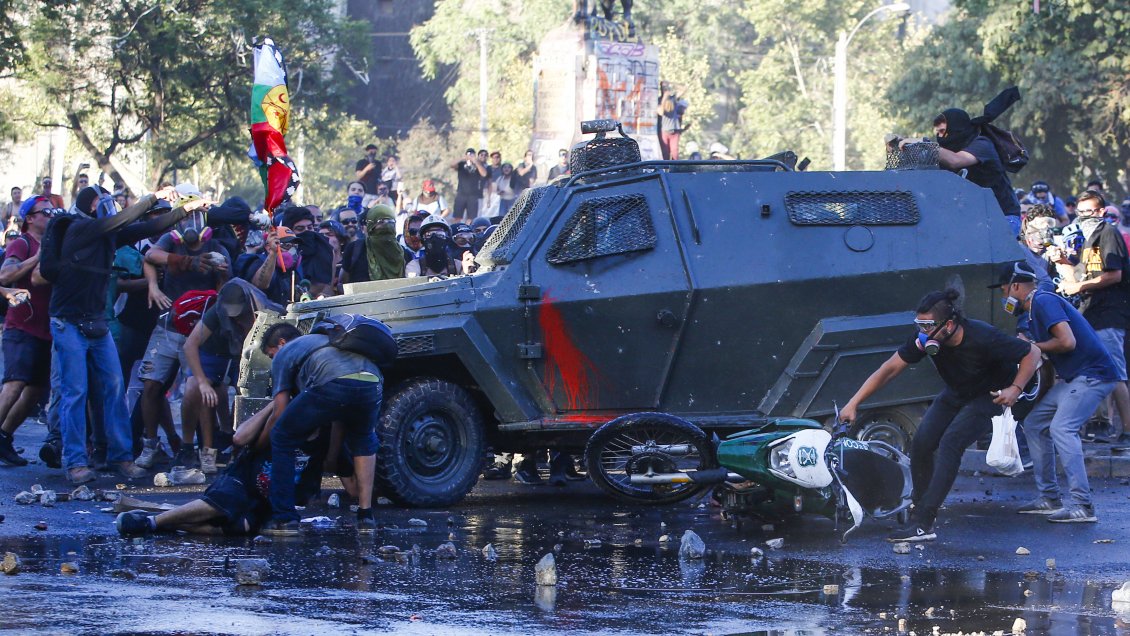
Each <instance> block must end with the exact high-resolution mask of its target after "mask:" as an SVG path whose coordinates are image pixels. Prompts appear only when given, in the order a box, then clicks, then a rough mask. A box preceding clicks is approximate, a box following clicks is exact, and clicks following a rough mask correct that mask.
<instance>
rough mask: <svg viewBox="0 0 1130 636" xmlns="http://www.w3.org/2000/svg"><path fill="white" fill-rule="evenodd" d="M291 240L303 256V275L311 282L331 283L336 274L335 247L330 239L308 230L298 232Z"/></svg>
mask: <svg viewBox="0 0 1130 636" xmlns="http://www.w3.org/2000/svg"><path fill="white" fill-rule="evenodd" d="M291 240H293V241H294V244H295V245H297V246H298V253H299V254H300V255H301V256H302V261H301V263H302V275H303V276H305V277H306V278H307V279H308V280H309V281H310V282H311V283H315V284H321V285H329V284H330V282H331V281H333V275H334V249H333V246H331V245H330V241H329V239H327V238H326V237H324V236H322V235H321V234H318V233H317V232H313V231H307V232H302V233H301V234H296V235H295V236H294V238H293V239H291Z"/></svg>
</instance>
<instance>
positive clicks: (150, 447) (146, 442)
mask: <svg viewBox="0 0 1130 636" xmlns="http://www.w3.org/2000/svg"><path fill="white" fill-rule="evenodd" d="M156 461H157V439H156V438H153V439H143V440H141V454H140V455H138V456H137V459H135V460H133V463H135V464H137V465H138V466H141V467H142V468H153V464H154V463H155V462H156Z"/></svg>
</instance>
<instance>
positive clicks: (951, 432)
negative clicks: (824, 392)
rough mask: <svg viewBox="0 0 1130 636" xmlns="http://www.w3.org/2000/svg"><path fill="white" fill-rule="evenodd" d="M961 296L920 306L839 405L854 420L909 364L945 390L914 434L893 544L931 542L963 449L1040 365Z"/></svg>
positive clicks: (1033, 350) (935, 296) (941, 294)
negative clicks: (901, 337) (929, 365)
mask: <svg viewBox="0 0 1130 636" xmlns="http://www.w3.org/2000/svg"><path fill="white" fill-rule="evenodd" d="M959 298H960V294H959V293H958V292H957V290H954V289H946V290H944V291H935V292H931V293H929V294H927V295H926V296H925V297H924V298H923V299H922V300H921V301H919V303H918V308H917V311H916V314H917V315H916V316H915V319H914V324H915V326H917V327H918V333H917V334H914V335H912V336H911V337H909V338H908V339H907V340H906V342H905V343H903V345H902V346H901V347H899V349H898V351H896V352H895V353H894V355H892V356H891V357H890V358H889V359H888V360H887V361H886V362H884V363H883V365H882V366H880V367H879V368H878V369H877V370H876V371H875V372H874V373H872V374H871V376H870V377H868V378H867V380H865V381H864V382H863V385H862V386H860V387H859V390H858V391H856V393H855V395H853V396H852V398H851V399H850V400H848V403H847V404H845V405H844V407H843V409H841V410H840V420H841V421H842V422H844V423H846V424H851V423H853V422H855V420H856V416H857V413H858V411H859V406H860V404H862V403H863V402H864V401H865V400H867V399H868V398H869V397H871V396H872V395H874V394H875V392H877V391H878V390H879V389H881V388H883V387H884V386H886V385H887V383H889V382H890V381H891V380H893V379H894V378H895V377H897V376H898V375H899V374H900V373H902V372H903V371H905V370H906V369H907V367H909V366H910V365H912V364H915V363H918V362H921V361H922V360H925V359H927V358H929V359H930V361H931V362H933V363H934V368H935V369H937V371H938V375H939V376H941V378H942V382H944V383H945V388H944V389H943V390H942V392H941V393H940V394H938V397H937V398H935V399H934V402H933V403H932V404H931V405H930V408H929V409H927V411H926V414H925V415H924V416H923V417H922V421H921V423H919V425H918V429H917V430H916V431H915V433H914V439H913V441H912V443H911V444H912V445H911V450H910V472H911V477H912V478H913V481H914V492H913V494H912V498H913V500H914V504H915V506H914V510H913V511H912V512H911V516H910V524H909V526H908V527H906V528H903V529H900V530H897V531H896V532H895V533H893V534H892V535H891V537H890V538H889V540H890V541H933V540H934V539H936V538H937V534H936V532H935V531H934V520H935V518H936V517H937V514H938V508H940V507H941V505H942V503H943V502H944V501H945V499H946V495H947V494H949V491H950V488H952V487H953V482H954V479H956V478H957V470H958V468H959V467H960V466H961V456H962V454H963V453H964V452H965V449H967V448H969V447H970V446H971V445H973V444H974V443H975V442H976V441H977V440H978V439H980V438H982V437H984V436H985V435H987V434H989V433H990V432H991V431H992V427H993V424H992V418H993V416H995V415H1000V414H1001V412H1002V407H1005V406H1012V405H1013V404H1015V403H1016V400H1017V399H1018V398H1019V397H1020V394H1021V393H1022V392H1023V388H1022V387H1023V386H1024V385H1025V384H1027V383H1028V381H1029V380H1030V379H1031V378H1032V375H1033V374H1034V373H1035V372H1036V368H1037V367H1038V365H1039V362H1040V350H1039V349H1038V348H1037V347H1036V346H1035V345H1033V344H1031V343H1029V342H1025V341H1024V340H1020V339H1019V338H1014V337H1012V336H1010V335H1008V334H1006V333H1004V332H1003V331H1001V330H1000V329H997V328H996V327H994V326H992V325H990V324H988V323H985V322H981V321H980V320H973V319H971V318H966V317H965V316H964V315H963V314H962V312H961V310H960V309H959V308H958V304H957V303H958V299H959Z"/></svg>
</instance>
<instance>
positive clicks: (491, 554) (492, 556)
mask: <svg viewBox="0 0 1130 636" xmlns="http://www.w3.org/2000/svg"><path fill="white" fill-rule="evenodd" d="M483 558H484V559H486V560H487V561H490V562H491V563H494V562H495V561H497V560H498V552H495V550H494V545H493V544H490V543H488V544H486V546H484V547H483Z"/></svg>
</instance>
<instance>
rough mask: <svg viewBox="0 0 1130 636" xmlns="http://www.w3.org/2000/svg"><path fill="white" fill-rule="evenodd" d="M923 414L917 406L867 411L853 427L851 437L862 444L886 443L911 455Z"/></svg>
mask: <svg viewBox="0 0 1130 636" xmlns="http://www.w3.org/2000/svg"><path fill="white" fill-rule="evenodd" d="M922 413H923V411H922V410H920V409H919V408H918V407H916V406H915V405H905V406H894V407H884V408H879V409H873V410H870V411H865V412H864V413H862V414H860V417H859V419H858V420H856V423H855V425H854V426H852V429H851V434H852V435H851V436H852V437H854V438H855V439H857V440H859V441H861V442H866V441H871V440H878V441H881V442H886V443H888V444H890V445H891V446H894V447H895V448H897V449H898V450H899V451H901V452H903V453H910V440H911V439H912V438H913V437H914V431H915V430H916V429H917V428H918V421H919V420H921V419H922Z"/></svg>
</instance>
